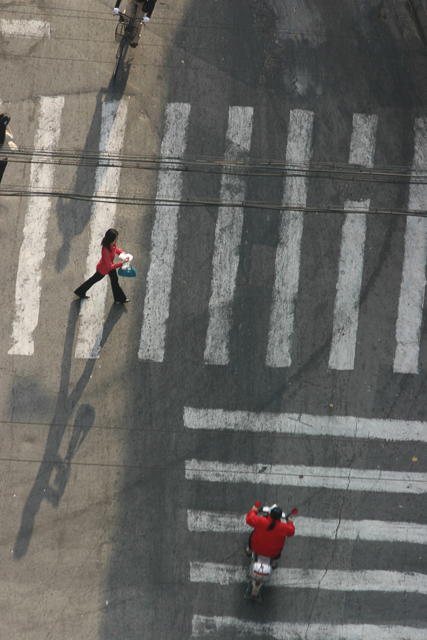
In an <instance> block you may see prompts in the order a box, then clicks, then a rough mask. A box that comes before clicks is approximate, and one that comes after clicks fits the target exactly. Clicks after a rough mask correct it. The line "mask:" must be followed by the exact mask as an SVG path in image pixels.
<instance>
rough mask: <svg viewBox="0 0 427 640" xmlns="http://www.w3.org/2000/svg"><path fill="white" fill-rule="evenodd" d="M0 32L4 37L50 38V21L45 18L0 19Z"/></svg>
mask: <svg viewBox="0 0 427 640" xmlns="http://www.w3.org/2000/svg"><path fill="white" fill-rule="evenodd" d="M0 33H1V34H2V36H5V37H15V38H16V37H21V38H36V39H37V40H40V39H41V38H44V37H45V36H47V37H48V38H50V22H46V21H45V20H5V19H1V20H0Z"/></svg>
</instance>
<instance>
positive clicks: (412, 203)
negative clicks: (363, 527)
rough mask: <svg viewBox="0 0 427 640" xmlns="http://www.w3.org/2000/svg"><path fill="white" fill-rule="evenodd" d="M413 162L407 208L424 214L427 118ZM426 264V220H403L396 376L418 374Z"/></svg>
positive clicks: (418, 123)
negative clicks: (404, 221) (402, 258)
mask: <svg viewBox="0 0 427 640" xmlns="http://www.w3.org/2000/svg"><path fill="white" fill-rule="evenodd" d="M414 129H415V141H414V147H415V148H414V161H413V171H412V182H411V184H410V186H409V209H410V210H411V211H424V210H425V208H426V202H427V184H426V183H425V178H424V181H423V184H418V183H417V182H416V180H417V178H419V179H421V178H422V177H423V176H425V172H426V170H427V119H426V118H418V119H417V120H415V127H414ZM426 263H427V218H416V217H412V216H408V217H407V218H406V232H405V254H404V260H403V270H402V281H401V285H400V298H399V311H398V316H397V322H396V352H395V357H394V363H393V370H394V372H395V373H418V359H419V352H420V339H421V323H422V318H423V311H424V296H425V287H426V273H425V272H426Z"/></svg>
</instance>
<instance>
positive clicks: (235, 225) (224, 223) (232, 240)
mask: <svg viewBox="0 0 427 640" xmlns="http://www.w3.org/2000/svg"><path fill="white" fill-rule="evenodd" d="M252 118H253V108H252V107H230V109H229V114H228V131H227V136H226V149H225V160H226V161H236V160H246V159H247V157H248V155H249V150H250V146H251V135H252ZM246 182H247V179H246V178H245V177H243V176H236V175H230V174H228V173H224V174H223V176H222V181H221V202H236V203H237V202H241V201H242V200H243V199H244V197H245V191H246ZM242 228H243V208H241V207H235V208H232V207H220V208H219V211H218V218H217V223H216V229H215V250H214V255H213V265H212V289H211V298H210V301H209V326H208V331H207V335H206V347H205V355H204V359H205V362H206V363H207V364H217V365H225V364H228V361H229V357H230V356H229V345H228V342H229V333H230V324H231V305H232V302H233V297H234V291H235V287H236V277H237V269H238V266H239V249H240V242H241V238H242Z"/></svg>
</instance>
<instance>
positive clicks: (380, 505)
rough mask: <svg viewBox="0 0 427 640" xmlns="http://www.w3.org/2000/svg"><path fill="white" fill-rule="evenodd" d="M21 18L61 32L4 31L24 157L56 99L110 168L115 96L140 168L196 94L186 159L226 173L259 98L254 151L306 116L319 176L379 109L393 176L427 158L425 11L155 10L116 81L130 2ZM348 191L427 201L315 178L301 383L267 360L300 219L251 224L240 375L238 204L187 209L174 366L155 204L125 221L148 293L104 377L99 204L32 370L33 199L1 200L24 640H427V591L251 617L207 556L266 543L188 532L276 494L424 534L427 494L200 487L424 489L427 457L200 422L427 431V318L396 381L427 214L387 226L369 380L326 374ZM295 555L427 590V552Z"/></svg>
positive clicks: (353, 544) (375, 445) (63, 250)
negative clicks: (218, 232)
mask: <svg viewBox="0 0 427 640" xmlns="http://www.w3.org/2000/svg"><path fill="white" fill-rule="evenodd" d="M0 8H1V9H2V15H1V18H2V19H3V18H4V19H19V20H30V19H38V20H45V21H49V22H50V23H51V27H52V30H51V37H50V38H49V39H48V38H42V39H40V40H37V41H34V40H32V39H26V38H18V37H16V38H8V37H5V36H2V37H1V39H0V61H1V69H0V99H1V101H2V105H1V108H2V109H3V108H4V109H5V110H8V111H9V112H10V113H11V115H12V122H11V125H12V130H13V133H14V136H15V140H16V141H17V144H18V146H20V148H24V147H27V148H29V149H31V148H32V146H33V140H34V136H35V132H36V130H37V126H38V121H37V109H38V104H39V97H40V96H59V95H63V96H64V99H65V102H64V111H63V116H62V122H63V124H62V129H61V140H60V148H61V149H62V150H68V151H70V150H71V151H72V152H73V153H76V154H77V155H81V154H82V152H83V151H85V152H88V153H94V154H96V153H97V152H98V145H99V138H100V135H101V117H102V105H103V103H104V102H105V101H109V100H113V99H114V100H121V101H126V103H127V105H128V116H127V126H126V133H125V136H124V146H123V149H124V153H126V154H128V155H135V156H140V155H142V154H143V155H151V156H158V155H159V153H160V146H161V143H162V136H163V132H164V113H165V108H166V105H167V104H169V103H171V102H185V103H189V104H191V118H190V123H189V127H188V134H187V135H188V145H187V155H188V156H189V157H193V158H204V159H206V158H222V157H223V155H224V151H225V137H226V131H227V119H228V112H229V107H230V106H236V105H237V106H252V107H253V109H254V128H253V140H252V145H251V158H252V159H255V160H272V161H281V162H283V161H284V158H285V149H286V140H287V133H288V122H289V113H290V110H292V109H304V110H310V111H312V112H314V114H315V126H314V135H313V161H315V162H331V163H344V164H345V163H347V162H348V157H349V145H350V139H351V130H352V118H353V114H355V113H362V114H369V115H371V114H375V115H378V130H377V140H376V153H375V164H376V165H378V166H385V165H388V166H393V167H406V168H407V167H410V166H411V164H412V159H413V153H414V143H413V131H414V121H415V119H416V118H420V117H424V118H425V117H426V116H427V107H426V105H427V84H426V82H425V78H426V71H427V60H426V54H425V48H424V45H423V43H422V41H421V39H420V34H419V27H418V26H417V23H416V22H415V20H414V15H413V13H412V12H411V11H410V10H409V8H408V5H407V3H406V2H404V1H400V0H357V1H354V0H340V2H338V3H337V2H336V0H203V1H201V0H176V1H175V2H173V3H172V2H171V1H170V0H165V2H162V1H161V0H158V2H157V6H156V9H155V12H154V13H153V18H152V20H151V22H150V25H149V26H148V27H146V28H145V29H144V30H143V37H142V42H141V44H140V46H139V47H138V48H137V49H135V50H131V51H130V52H129V53H128V57H127V62H126V64H125V65H124V67H123V68H122V69H121V70H120V73H119V76H118V78H117V80H116V81H115V82H113V81H112V80H111V73H112V69H113V64H114V56H115V52H116V46H117V45H116V44H115V43H114V36H113V34H114V28H115V24H116V21H115V19H114V18H113V15H112V8H113V2H112V0H94V1H93V2H92V1H91V2H90V1H89V0H82V1H81V0H79V1H78V0H70V1H69V2H67V5H66V6H63V5H62V4H60V3H57V4H55V3H54V2H53V0H48V1H45V0H33V1H32V2H31V3H28V4H25V5H23V4H17V3H15V2H12V1H8V0H0ZM29 177H30V165H29V163H17V162H16V163H15V162H10V163H9V166H8V167H7V169H6V172H5V177H4V179H3V181H2V185H1V186H2V188H3V187H4V188H6V187H7V188H9V189H10V188H13V187H14V188H16V189H18V188H21V187H22V186H27V185H28V184H29ZM156 181H157V172H156V171H153V170H150V171H141V170H138V169H136V168H132V169H125V168H123V169H122V172H121V176H120V193H122V194H124V193H130V194H137V195H139V196H144V197H147V198H154V197H155V193H156V184H157V182H156ZM220 181H221V174H220V173H215V172H212V173H204V174H203V173H196V172H187V173H186V175H185V176H184V186H183V196H182V198H183V200H191V199H193V200H197V199H198V198H202V197H203V198H206V199H208V198H211V199H214V200H215V199H217V198H218V194H219V192H220ZM94 183H95V169H94V168H93V167H87V166H85V165H84V163H83V162H81V163H79V164H78V166H77V167H76V166H74V167H70V166H61V167H58V168H57V169H56V173H55V186H56V187H57V188H58V189H63V190H65V191H67V192H68V193H69V194H72V195H74V196H78V195H79V194H82V193H86V192H89V193H92V192H93V189H94ZM282 195H283V176H276V177H274V178H268V179H265V178H263V177H262V176H257V177H254V178H253V179H251V181H250V184H249V186H248V194H247V199H248V200H253V201H266V200H268V201H273V202H280V201H281V198H282ZM347 198H354V199H357V200H364V199H367V198H369V199H370V200H371V203H372V205H371V206H372V208H373V209H374V208H376V207H378V208H381V207H382V208H386V207H388V208H402V209H405V207H406V206H407V201H408V183H407V182H406V183H401V182H397V183H381V184H372V183H364V184H360V183H359V184H356V185H355V184H354V182H346V181H340V180H335V181H332V180H329V181H328V180H324V179H321V178H312V179H310V184H309V189H308V203H309V204H310V205H311V206H313V207H317V208H318V213H309V214H306V215H305V216H304V233H303V238H302V248H301V255H302V261H301V274H300V290H299V293H298V297H297V301H296V312H295V313H296V316H295V317H296V321H295V335H294V340H293V353H292V365H291V366H290V367H287V368H278V369H273V368H271V367H267V366H266V364H265V353H266V348H267V335H268V326H269V317H270V309H271V301H272V295H273V293H272V292H273V281H274V269H275V255H276V249H277V246H278V229H279V222H280V214H279V212H278V211H273V212H266V211H263V210H250V209H247V210H245V217H244V225H243V232H242V243H241V247H240V250H239V251H240V253H239V270H238V276H237V288H236V295H235V298H234V301H233V307H232V326H231V334H230V362H229V364H228V365H226V366H213V365H206V364H204V355H203V354H204V347H205V339H206V332H207V327H208V320H209V297H210V291H211V277H212V256H213V250H214V244H215V222H216V218H217V213H218V211H217V208H215V207H208V206H203V207H202V206H200V207H197V206H192V207H190V206H187V207H186V206H182V207H181V208H180V215H179V234H178V244H177V249H176V258H175V266H174V269H173V278H172V297H171V306H170V315H169V319H168V323H167V336H166V345H165V358H164V361H163V362H161V363H159V362H149V361H141V360H139V359H138V357H137V353H138V345H139V338H140V331H141V324H142V318H143V310H144V300H145V293H146V280H147V272H148V269H149V265H150V246H151V244H150V243H151V231H152V228H153V221H154V216H155V208H154V207H153V206H149V205H146V206H143V205H137V206H131V205H123V204H119V206H118V208H117V214H116V226H117V228H118V229H119V230H120V245H121V246H122V247H123V248H124V249H125V250H127V251H129V252H130V253H132V254H133V255H134V256H135V258H134V264H135V267H136V269H137V273H138V276H137V278H135V279H134V280H133V281H130V282H127V283H126V284H125V285H124V287H125V289H126V293H127V294H128V296H129V297H130V298H131V304H130V305H129V306H128V307H126V308H122V307H117V306H115V305H114V304H113V300H112V296H111V292H110V291H108V294H107V303H106V309H105V316H104V324H103V337H102V342H101V353H100V357H99V358H98V359H88V360H82V359H78V358H76V357H75V347H76V341H77V336H78V332H79V329H80V322H81V316H80V303H79V302H78V301H75V300H73V294H72V292H73V290H74V289H75V288H76V286H77V285H78V284H80V283H81V281H82V280H83V277H84V273H85V268H86V258H87V251H88V246H89V239H90V228H89V227H90V220H91V216H92V206H91V203H90V202H84V201H79V200H75V199H71V198H65V197H63V198H52V206H51V213H50V218H49V224H48V231H47V245H46V255H45V258H44V263H43V274H42V293H41V303H40V317H39V323H38V326H37V329H36V331H35V335H34V339H35V353H34V355H33V356H17V355H14V356H11V355H8V350H9V348H10V338H11V330H12V329H11V328H12V324H13V319H14V312H15V282H16V272H17V263H18V256H19V252H20V247H21V245H22V241H23V229H24V224H25V214H26V211H27V204H28V198H26V197H24V196H21V197H12V196H7V197H6V196H4V195H2V197H1V200H0V237H1V238H2V244H3V249H4V250H3V273H4V277H3V292H2V299H1V301H0V309H1V331H0V353H1V358H0V362H1V364H0V380H1V385H0V420H1V423H0V424H1V431H0V445H1V447H0V451H1V454H0V486H1V491H0V495H1V502H0V504H1V511H0V513H1V518H0V522H1V530H0V556H1V559H0V562H1V568H2V571H1V581H0V610H1V614H0V617H1V620H0V638H1V639H3V638H5V639H7V640H47V639H49V640H97V639H99V640H118V639H120V640H141V638H144V640H145V639H147V640H169V639H170V638H175V639H178V640H186V639H187V638H190V637H191V633H192V632H191V629H192V620H193V616H194V615H203V616H230V617H236V618H239V619H240V620H244V621H246V622H247V625H248V626H247V635H246V636H245V637H247V638H250V639H251V640H252V638H255V637H258V638H259V637H263V636H260V635H259V634H258V635H256V634H255V632H254V631H253V629H254V627H253V625H254V623H268V622H278V623H280V622H284V623H285V622H288V623H294V624H296V623H298V624H305V625H307V626H308V627H309V626H310V625H312V624H325V625H329V624H331V625H339V624H355V625H356V624H370V625H401V626H404V625H407V626H409V627H414V628H420V629H427V616H426V596H425V595H424V594H421V593H412V594H409V593H385V592H381V591H378V592H360V591H353V592H344V591H339V590H337V591H332V592H328V591H325V590H322V589H320V588H319V589H288V588H277V589H270V590H268V591H266V593H265V598H264V599H263V602H262V604H261V605H260V606H258V605H256V606H254V604H255V603H253V602H249V601H247V600H245V599H244V598H243V593H244V589H245V586H244V585H242V584H238V585H235V584H234V585H217V584H200V583H199V584H198V583H192V582H191V581H190V572H189V566H190V562H192V561H200V562H217V563H224V564H229V565H233V566H236V567H243V566H246V565H247V558H246V557H245V555H244V552H243V545H244V542H245V540H246V535H244V534H234V533H227V534H223V535H219V534H212V533H209V532H204V533H193V532H190V531H189V530H188V526H187V511H188V510H189V509H193V510H201V511H207V510H209V511H221V512H225V513H227V512H230V513H241V514H244V513H245V512H246V511H247V510H249V508H250V507H251V505H252V504H253V502H254V500H255V499H260V500H262V501H263V502H266V503H271V502H278V503H279V504H281V505H282V506H283V507H284V508H286V507H287V506H290V505H291V506H293V505H297V506H298V507H299V509H300V515H302V516H304V517H312V518H319V519H332V518H337V517H338V518H340V519H348V520H361V519H366V520H370V519H371V520H381V521H384V522H390V527H392V526H393V523H394V522H400V521H405V522H406V521H407V522H411V523H418V524H424V525H427V515H426V514H427V509H426V500H425V494H420V495H411V494H406V493H405V494H393V493H384V494H380V493H375V492H357V491H353V492H351V491H344V490H332V489H319V488H310V487H295V488H290V487H287V486H268V485H261V484H260V485H258V486H255V485H250V484H249V483H233V482H230V483H219V482H218V483H216V482H205V481H191V482H190V481H187V480H186V479H185V461H186V460H190V459H200V460H208V461H221V462H230V463H241V464H255V463H259V462H262V463H265V464H292V465H310V466H325V467H337V468H340V467H345V468H354V469H375V470H384V471H386V470H391V471H398V472H424V473H426V472H427V446H426V444H425V443H420V442H406V443H397V442H391V443H390V442H389V443H385V442H383V441H379V440H378V441H374V440H370V439H359V440H357V439H356V438H354V439H353V438H342V437H336V438H332V437H327V436H318V437H301V436H298V435H283V434H272V433H269V434H262V435H259V434H254V433H252V434H251V433H245V432H242V433H234V432H222V433H220V432H208V431H203V430H202V431H200V432H190V430H188V429H185V427H184V422H183V412H184V408H185V407H196V408H219V409H228V410H244V411H253V412H256V413H260V412H263V411H264V412H273V413H278V412H288V413H296V414H301V413H307V414H313V415H325V416H328V415H336V416H359V417H366V418H382V419H400V420H403V419H405V420H421V421H424V422H427V400H426V390H427V325H426V319H425V315H424V319H423V325H422V329H421V343H420V361H419V368H420V371H419V373H418V374H416V375H415V374H414V375H412V374H395V373H393V368H392V363H393V354H394V350H395V346H396V344H395V343H396V338H395V325H396V316H397V307H398V299H399V290H400V282H401V273H402V262H403V246H404V234H405V225H406V219H405V217H404V216H391V215H383V216H375V215H371V216H369V217H368V223H367V237H366V250H365V256H364V271H363V282H362V294H361V301H360V314H359V328H358V341H357V350H356V359H355V366H354V369H352V370H350V371H334V370H330V369H329V368H328V354H329V350H330V345H331V324H332V316H333V307H334V299H335V293H336V282H337V273H338V261H339V252H340V238H341V231H342V226H343V217H342V216H340V215H334V214H331V213H325V212H324V208H325V207H326V206H327V205H342V204H343V202H344V201H345V200H346V199H347ZM35 251H37V247H35ZM296 526H297V532H298V521H297V523H296ZM285 549H286V551H285V552H284V554H283V558H282V560H281V567H283V568H301V569H304V570H307V571H308V570H310V569H319V570H324V571H325V572H326V571H327V570H332V569H335V570H342V571H348V572H354V571H362V570H366V569H370V570H376V571H395V572H402V573H403V572H409V573H411V572H413V573H417V574H422V575H423V576H426V574H427V554H426V551H425V549H426V546H425V545H422V544H409V543H399V544H397V543H390V542H373V541H372V542H363V541H361V540H353V541H348V540H319V539H313V538H303V537H298V535H297V536H295V538H294V539H293V540H291V541H289V542H288V543H287V547H286V548H285ZM307 633H308V632H307ZM426 636H427V631H426ZM207 637H209V638H213V639H214V640H216V638H217V636H216V635H215V633H214V632H213V631H212V634H209V635H208V636H207ZM235 637H236V634H235V632H232V631H225V632H223V633H222V634H221V639H222V640H228V638H230V640H231V638H233V639H234V638H235ZM266 637H267V636H266ZM270 637H271V636H268V638H270ZM308 637H309V636H308ZM294 640H302V637H300V636H298V637H297V636H295V637H294ZM322 640H323V639H322ZM324 640H329V638H327V637H326V636H325V638H324ZM343 640H346V639H345V638H343ZM373 640H375V639H373Z"/></svg>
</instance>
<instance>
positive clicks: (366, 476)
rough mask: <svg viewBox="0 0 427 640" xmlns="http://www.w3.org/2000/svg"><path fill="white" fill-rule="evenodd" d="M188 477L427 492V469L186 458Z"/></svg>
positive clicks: (378, 490)
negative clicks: (239, 462) (425, 471)
mask: <svg viewBox="0 0 427 640" xmlns="http://www.w3.org/2000/svg"><path fill="white" fill-rule="evenodd" d="M185 478H186V480H204V481H206V482H227V483H230V482H236V483H237V482H248V483H251V484H268V485H280V486H291V487H304V488H306V487H322V488H324V489H338V490H342V491H372V492H381V493H382V492H384V493H411V494H421V493H427V473H413V472H403V471H380V470H378V469H346V468H339V467H307V466H303V465H299V466H296V465H279V464H276V465H271V464H234V463H225V462H218V461H216V460H186V461H185Z"/></svg>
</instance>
